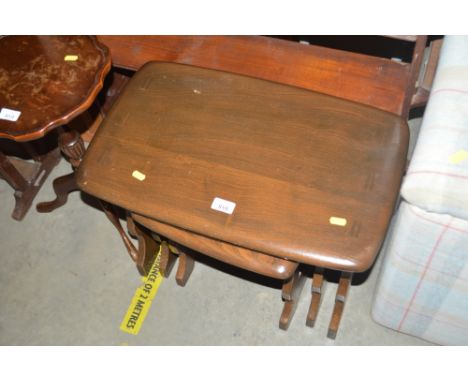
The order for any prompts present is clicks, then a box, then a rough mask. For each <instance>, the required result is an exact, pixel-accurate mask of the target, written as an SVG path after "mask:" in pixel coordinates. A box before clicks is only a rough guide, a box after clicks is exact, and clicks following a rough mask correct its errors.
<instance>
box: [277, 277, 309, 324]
mask: <svg viewBox="0 0 468 382" xmlns="http://www.w3.org/2000/svg"><path fill="white" fill-rule="evenodd" d="M305 281H306V277H305V276H304V275H303V274H302V272H301V271H299V270H296V272H295V273H294V275H293V276H292V277H291V279H290V280H289V281H287V282H286V283H284V284H283V290H282V297H283V299H284V300H285V301H284V307H283V311H282V313H281V317H280V321H279V327H280V329H283V330H287V329H288V327H289V324H290V323H291V321H292V318H293V316H294V313H295V311H296V308H297V303H298V301H299V297H300V295H301V292H302V288H303V287H304V284H305Z"/></svg>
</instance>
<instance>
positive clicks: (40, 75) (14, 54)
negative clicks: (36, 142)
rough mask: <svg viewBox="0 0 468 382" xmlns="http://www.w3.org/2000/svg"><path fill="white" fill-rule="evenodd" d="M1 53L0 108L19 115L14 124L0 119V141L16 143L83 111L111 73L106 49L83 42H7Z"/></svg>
mask: <svg viewBox="0 0 468 382" xmlns="http://www.w3.org/2000/svg"><path fill="white" fill-rule="evenodd" d="M0 51H1V52H2V54H1V55H0V106H1V107H6V108H8V109H13V110H17V111H20V112H21V115H20V117H19V119H18V120H17V121H16V122H12V121H6V120H1V119H0V138H2V137H3V138H8V139H13V140H16V141H21V142H23V141H29V140H33V139H38V138H40V137H42V136H44V135H45V134H46V133H47V132H48V131H50V130H52V129H53V128H55V127H57V126H61V125H64V124H66V123H67V122H69V121H70V120H71V119H72V118H74V117H75V116H77V115H78V114H80V113H82V112H83V111H84V110H86V109H87V108H88V107H89V106H90V105H91V103H92V102H93V100H94V98H95V97H96V95H97V93H98V92H99V90H100V89H101V88H102V84H103V80H104V77H105V75H106V74H107V72H108V71H109V70H110V67H111V61H110V55H109V53H108V50H107V48H106V47H105V46H104V45H102V44H100V43H99V42H98V41H97V40H96V38H94V37H88V36H6V37H2V38H0ZM68 55H76V56H78V58H77V60H76V61H66V60H65V57H66V56H68Z"/></svg>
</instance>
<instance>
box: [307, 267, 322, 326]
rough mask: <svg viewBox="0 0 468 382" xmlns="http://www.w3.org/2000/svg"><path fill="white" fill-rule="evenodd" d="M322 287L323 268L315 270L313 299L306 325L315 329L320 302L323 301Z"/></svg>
mask: <svg viewBox="0 0 468 382" xmlns="http://www.w3.org/2000/svg"><path fill="white" fill-rule="evenodd" d="M322 287H323V268H318V267H317V268H315V271H314V276H313V279H312V298H311V300H310V307H309V311H308V313H307V320H306V325H307V326H308V327H310V328H313V327H314V325H315V320H316V319H317V314H318V310H319V308H320V301H321V300H322Z"/></svg>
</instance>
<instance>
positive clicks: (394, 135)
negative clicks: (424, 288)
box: [78, 45, 408, 337]
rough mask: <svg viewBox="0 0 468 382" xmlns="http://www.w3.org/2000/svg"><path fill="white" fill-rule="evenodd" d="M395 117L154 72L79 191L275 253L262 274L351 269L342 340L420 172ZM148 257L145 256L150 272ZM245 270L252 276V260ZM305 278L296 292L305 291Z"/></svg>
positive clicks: (153, 67) (128, 102)
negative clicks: (362, 284)
mask: <svg viewBox="0 0 468 382" xmlns="http://www.w3.org/2000/svg"><path fill="white" fill-rule="evenodd" d="M222 49H224V45H223V48H222ZM334 54H335V55H336V54H337V53H334ZM372 60H373V59H372ZM376 60H377V59H376ZM247 61H248V60H247ZM392 65H393V63H391V64H390V67H391V68H392V70H394V68H393V66H392ZM395 68H396V67H395ZM403 68H404V67H403ZM404 70H407V69H404ZM379 71H381V72H384V73H385V70H384V67H383V66H382V67H380V69H379ZM382 76H383V78H386V76H385V75H382ZM377 78H379V77H377ZM343 81H344V78H343ZM342 86H345V84H343V83H342ZM373 88H378V87H375V86H373ZM400 90H401V92H404V91H405V90H406V87H401V88H400ZM379 91H380V90H379ZM400 99H401V101H402V102H403V100H404V99H406V98H405V96H404V95H403V96H401V97H400ZM392 102H393V101H392ZM381 109H383V110H379V109H378V108H374V107H370V106H367V105H362V104H358V103H355V102H350V101H346V100H343V99H339V98H335V97H332V96H329V95H325V94H323V93H318V92H312V91H308V90H304V89H299V88H297V87H291V86H285V85H280V84H276V83H272V82H269V81H263V80H260V79H255V78H249V77H245V76H240V75H236V74H232V73H227V72H221V71H215V70H208V69H201V68H197V67H193V66H187V65H177V64H170V63H150V64H147V65H145V66H144V67H143V68H141V69H140V70H139V71H138V72H137V73H136V74H135V76H134V77H133V78H132V80H131V81H130V82H129V83H128V84H127V86H126V88H125V90H124V91H123V92H122V94H121V96H120V98H119V99H118V100H117V102H116V104H115V105H114V107H113V109H112V110H111V112H110V113H109V115H108V117H107V118H106V119H105V121H104V123H103V124H102V126H101V127H100V129H99V130H98V132H97V135H96V136H95V138H94V140H93V141H92V142H91V145H90V148H89V150H88V152H87V153H86V156H85V159H84V161H83V162H82V164H81V166H80V167H79V169H78V184H79V186H80V188H81V189H82V190H84V191H85V192H88V193H90V194H92V195H95V196H97V197H98V198H100V199H103V200H105V201H107V202H109V203H112V204H116V205H119V206H121V207H123V208H125V209H126V210H128V211H131V212H134V213H135V214H134V218H135V220H136V221H137V222H138V223H141V224H143V225H144V226H145V227H148V228H149V229H153V230H155V231H156V232H158V233H159V232H161V231H163V232H164V234H163V233H161V235H163V236H167V237H168V238H169V239H171V240H173V241H174V242H176V243H177V242H179V243H180V242H182V243H183V244H184V245H185V246H188V247H191V248H197V247H196V246H195V245H196V242H197V241H198V242H200V240H201V239H203V240H210V243H213V241H214V242H215V243H218V244H219V245H221V244H222V245H224V246H234V247H238V248H241V249H242V250H247V251H252V252H255V253H259V254H261V255H263V256H267V257H266V258H268V259H270V260H267V261H261V263H262V264H263V265H262V266H261V268H260V269H266V268H268V265H267V264H268V263H271V262H272V261H273V259H271V258H278V259H282V260H287V261H288V262H290V263H291V264H289V267H290V268H291V270H292V269H295V270H297V269H296V267H297V265H296V264H298V263H303V264H309V265H314V266H316V267H317V268H318V269H320V268H331V269H336V270H339V271H343V277H342V279H341V280H340V285H339V288H338V294H337V303H336V305H335V312H336V314H334V317H333V319H332V322H331V325H330V333H329V335H330V336H332V337H333V336H334V335H335V334H336V331H337V329H338V324H339V318H340V317H341V314H340V312H341V311H342V308H343V305H344V301H345V297H346V291H347V289H348V286H349V284H350V281H351V277H350V276H351V274H352V273H353V272H362V271H364V270H366V269H367V268H369V267H370V266H371V265H372V263H373V261H374V259H375V256H376V254H377V252H378V249H379V247H380V244H381V242H382V239H383V238H384V235H385V232H386V229H387V226H388V223H389V220H390V217H391V214H392V210H393V207H394V204H395V200H396V196H397V194H398V189H399V185H400V181H401V176H402V174H403V171H404V167H405V163H406V149H407V143H408V131H407V124H406V122H405V121H404V120H403V119H402V118H401V117H399V116H397V115H396V114H392V113H389V112H388V111H386V109H388V105H387V106H386V107H383V106H382V107H381ZM404 109H405V107H403V106H401V105H400V106H399V107H397V108H396V109H395V110H399V111H400V112H401V111H403V110H404ZM384 110H385V111H384ZM395 110H394V111H395ZM215 198H222V199H224V200H227V201H230V202H234V203H235V208H234V211H233V212H232V213H231V214H229V213H223V212H220V211H218V210H214V209H213V208H211V206H212V203H213V201H214V199H215ZM148 219H150V220H148ZM202 246H205V249H204V250H203V251H202V252H203V253H205V254H208V255H211V256H213V257H216V256H220V257H222V259H223V261H226V262H228V263H231V264H234V260H232V259H233V257H232V256H231V254H230V252H229V251H226V250H224V251H221V250H220V251H216V255H214V253H215V252H214V250H213V252H212V253H211V254H210V253H207V252H209V251H210V250H209V249H208V248H210V246H211V244H208V243H206V242H205V243H204V244H203V245H199V247H198V248H200V249H201V248H202ZM143 257H144V254H142V253H141V252H140V254H139V255H137V256H134V259H135V260H136V261H137V263H139V264H140V265H142V264H143V262H144V260H142V259H143ZM249 257H252V258H253V256H252V255H250V254H247V255H246V257H244V259H247V258H249ZM234 265H237V266H241V267H245V268H247V269H248V266H249V261H244V263H240V264H239V263H238V264H234ZM257 271H258V270H257ZM320 275H321V273H318V276H317V277H314V285H313V287H314V288H313V292H314V293H313V297H314V298H313V299H312V303H311V312H310V314H309V317H308V323H309V324H312V323H313V322H314V317H315V314H316V311H314V309H315V308H314V307H318V304H317V298H319V296H320V284H321V282H318V281H320V280H321V276H320ZM277 278H280V277H277ZM296 279H297V280H296V281H295V282H293V283H292V284H296V285H298V284H300V279H301V277H300V275H298V277H297V278H296ZM289 280H290V279H289ZM285 281H287V280H285ZM293 289H294V288H293ZM296 289H297V288H296ZM283 297H284V295H283ZM292 300H294V299H292ZM288 322H289V321H287V320H286V321H285V325H282V327H287V323H288Z"/></svg>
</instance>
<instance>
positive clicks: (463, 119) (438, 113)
mask: <svg viewBox="0 0 468 382" xmlns="http://www.w3.org/2000/svg"><path fill="white" fill-rule="evenodd" d="M467 190H468V37H467V36H447V37H445V39H444V42H443V45H442V49H441V54H440V60H439V63H438V68H437V73H436V76H435V79H434V84H433V88H432V91H431V95H430V99H429V102H428V105H427V108H426V111H425V113H424V118H423V121H422V125H421V131H420V133H419V137H418V141H417V143H416V147H415V151H414V155H413V158H412V159H411V163H410V166H409V168H408V172H407V175H406V177H405V180H404V182H403V186H402V190H401V194H402V196H403V197H404V198H405V200H407V201H408V202H410V203H411V204H414V205H417V206H419V207H421V208H423V209H425V210H426V211H432V212H439V213H443V214H444V213H448V214H451V215H453V216H455V217H459V218H463V219H468V198H467V197H466V195H467Z"/></svg>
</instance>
